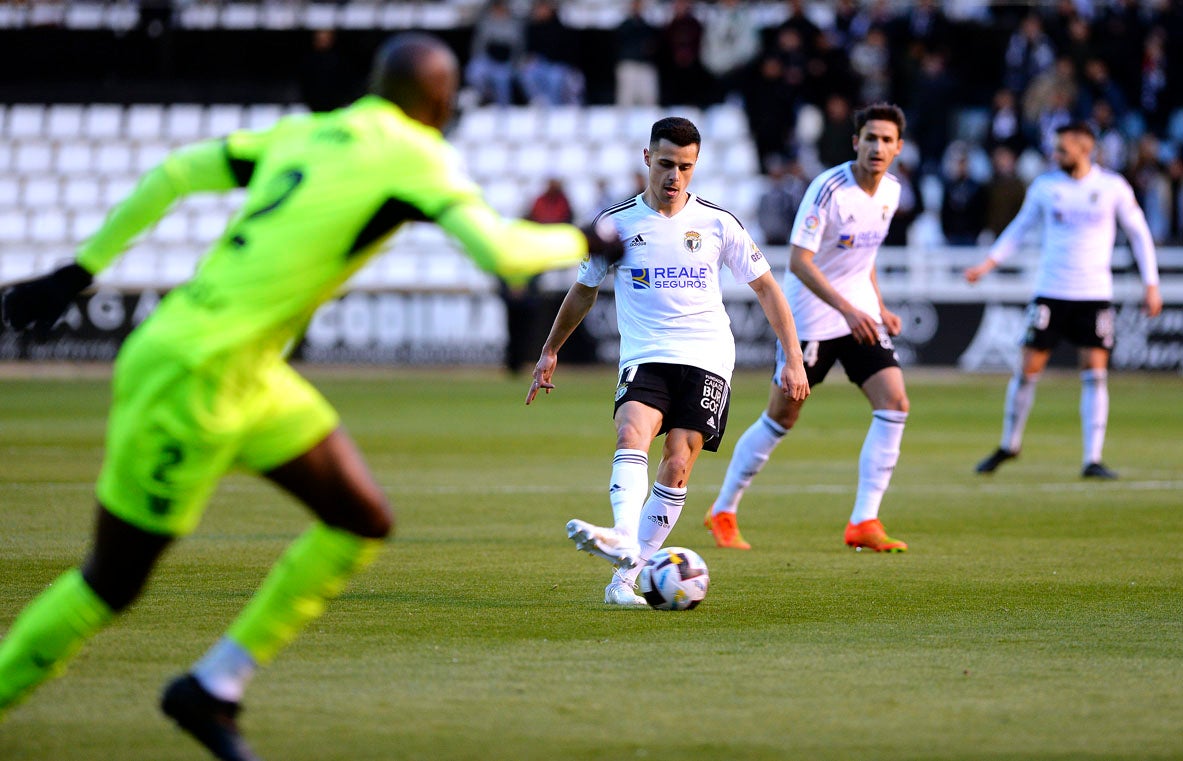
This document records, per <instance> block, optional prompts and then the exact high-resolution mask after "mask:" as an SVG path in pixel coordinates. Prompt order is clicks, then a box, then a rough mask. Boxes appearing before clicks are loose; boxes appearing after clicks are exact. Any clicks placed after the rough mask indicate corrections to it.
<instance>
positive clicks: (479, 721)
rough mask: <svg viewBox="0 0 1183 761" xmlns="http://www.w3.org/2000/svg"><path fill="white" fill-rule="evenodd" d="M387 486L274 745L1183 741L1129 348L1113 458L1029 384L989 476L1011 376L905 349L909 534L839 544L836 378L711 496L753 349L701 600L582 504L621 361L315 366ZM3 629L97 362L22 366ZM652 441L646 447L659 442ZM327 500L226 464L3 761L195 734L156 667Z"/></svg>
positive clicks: (891, 499) (759, 395) (1176, 626)
mask: <svg viewBox="0 0 1183 761" xmlns="http://www.w3.org/2000/svg"><path fill="white" fill-rule="evenodd" d="M315 377H316V380H317V383H318V385H320V386H321V387H322V388H323V389H324V390H325V392H326V394H327V395H328V396H329V397H330V398H331V399H332V401H333V402H334V403H335V404H336V405H337V406H338V407H339V409H340V410H341V412H342V414H343V417H344V419H345V421H346V424H347V425H348V427H349V428H350V430H351V431H352V432H353V434H354V435H355V437H356V438H357V439H358V441H359V442H360V444H361V446H362V448H363V450H364V451H365V453H366V455H367V458H368V460H369V462H370V463H371V465H372V467H373V469H374V471H375V473H376V475H377V477H378V479H379V481H380V483H381V484H382V485H383V486H384V487H385V488H386V489H387V490H388V492H389V494H390V495H391V497H392V499H393V500H394V501H395V503H396V504H397V505H398V508H399V513H400V530H399V537H398V540H397V541H396V542H394V543H393V544H392V546H390V547H389V548H388V549H387V551H386V552H385V553H384V554H383V555H382V556H381V558H380V559H379V561H378V562H377V563H376V564H375V565H374V566H373V567H372V568H371V569H370V570H368V571H367V572H365V574H364V575H363V576H361V577H359V578H358V579H357V580H356V581H355V582H354V583H353V584H352V585H351V586H350V587H349V588H348V589H347V591H346V593H345V594H344V595H343V596H342V597H341V598H340V599H339V600H338V601H336V602H335V603H334V604H332V605H331V606H330V608H329V612H328V613H327V615H325V616H324V617H323V618H322V619H320V620H319V621H317V622H315V623H314V624H313V625H312V626H311V627H310V629H309V631H308V632H306V634H305V635H304V636H302V637H301V638H299V639H298V640H297V641H296V643H295V644H294V645H293V646H292V647H291V648H290V649H289V650H287V651H286V652H285V653H284V654H283V655H282V656H281V657H280V658H279V659H278V661H277V662H276V663H275V664H274V665H273V666H272V667H270V668H268V669H267V670H266V671H265V672H264V673H263V674H262V675H261V676H260V678H259V679H258V680H257V681H256V682H255V684H254V685H252V688H251V690H250V692H249V695H248V698H249V699H248V711H247V713H246V714H245V717H244V726H245V727H246V730H247V732H248V733H249V737H250V739H251V741H252V742H253V744H254V745H255V746H256V748H257V749H258V750H259V752H260V753H261V754H262V755H263V756H264V757H265V758H268V759H272V760H273V761H274V760H285V761H298V760H302V759H316V760H318V761H319V760H324V759H383V760H385V759H424V760H436V759H494V760H498V759H528V760H533V759H537V760H539V761H542V760H551V759H597V760H598V759H644V758H651V759H656V758H680V759H1064V760H1067V759H1098V760H1100V759H1168V758H1183V516H1181V512H1183V464H1181V462H1183V457H1181V456H1183V445H1181V443H1180V442H1181V440H1183V435H1181V434H1183V412H1181V410H1183V405H1181V404H1180V402H1181V401H1183V396H1181V394H1180V391H1181V383H1180V379H1179V378H1178V377H1176V376H1171V375H1162V374H1160V375H1121V374H1118V375H1115V376H1114V377H1113V378H1112V380H1111V384H1110V385H1111V391H1112V399H1113V404H1112V407H1113V410H1112V416H1111V424H1110V429H1109V442H1108V447H1107V451H1106V459H1107V461H1108V462H1109V464H1111V465H1112V466H1113V467H1114V468H1115V469H1117V470H1118V471H1120V473H1121V475H1122V480H1120V481H1118V482H1114V483H1093V482H1088V483H1086V482H1083V481H1081V480H1080V478H1079V477H1078V471H1079V447H1080V444H1079V433H1078V428H1079V423H1078V418H1077V411H1076V408H1077V399H1078V382H1077V381H1076V379H1075V377H1074V376H1072V375H1071V374H1065V375H1052V376H1050V377H1048V378H1046V379H1045V381H1044V382H1043V383H1041V385H1040V388H1039V393H1038V399H1037V403H1036V407H1035V411H1034V413H1033V414H1032V418H1031V421H1030V424H1029V426H1028V436H1027V440H1026V444H1025V451H1024V452H1023V456H1022V458H1021V459H1019V460H1017V461H1015V462H1011V463H1007V464H1006V465H1005V466H1003V467H1002V469H1001V470H1000V471H999V472H998V473H997V474H995V475H994V476H992V477H988V478H983V477H980V476H976V475H975V474H974V473H972V467H973V464H974V463H975V462H976V461H977V460H978V459H979V458H980V457H982V456H983V455H985V454H986V453H988V452H989V451H990V449H991V448H992V447H993V446H994V445H995V444H996V441H997V435H998V425H999V421H1000V417H1001V403H1002V395H1003V388H1004V384H1005V379H1004V378H1002V377H1000V376H985V377H983V376H959V375H956V374H931V373H928V374H926V373H918V372H915V373H910V375H909V392H910V396H911V399H912V407H913V409H912V415H911V417H910V419H909V424H908V430H907V433H906V434H905V439H904V445H903V456H902V459H901V460H900V464H899V467H898V468H897V470H896V475H895V480H894V482H893V484H892V488H891V491H890V492H889V493H888V496H887V499H886V501H885V504H884V508H883V518H884V521H885V523H886V524H887V526H888V528H889V529H890V530H891V532H892V534H893V535H895V536H898V537H900V538H902V539H905V540H906V541H908V542H909V543H910V544H911V547H912V549H911V551H910V552H908V553H907V554H905V555H891V556H886V555H875V554H871V553H855V552H852V551H850V550H849V549H847V548H846V547H844V546H843V545H842V541H841V536H842V534H841V532H842V526H843V524H844V523H845V520H846V518H847V516H848V514H849V509H850V504H851V501H852V499H853V487H854V478H855V471H856V459H857V456H858V450H859V447H860V445H861V442H862V437H863V435H864V433H865V431H866V426H867V423H868V420H869V416H868V410H867V407H866V403H865V401H863V399H862V398H861V396H859V395H858V394H857V392H856V391H855V390H854V389H853V388H851V387H849V385H848V384H846V383H845V381H844V380H841V375H840V374H835V377H834V378H833V379H832V380H831V381H830V382H829V383H827V384H826V385H824V386H821V387H819V388H818V389H816V391H815V395H814V398H813V399H812V400H811V401H810V402H809V404H808V405H807V407H806V410H805V413H804V415H803V417H802V420H801V422H800V425H799V428H798V430H796V431H794V432H792V433H791V434H790V435H789V438H788V439H787V440H786V442H785V444H784V445H783V446H782V447H781V449H780V450H779V451H778V452H777V453H776V455H775V456H774V460H773V462H772V464H771V465H770V466H769V467H768V468H767V469H766V471H765V472H764V473H763V474H762V475H761V476H760V478H759V479H758V480H757V482H756V485H755V486H754V487H753V489H752V491H751V492H750V494H749V496H748V498H747V500H746V501H745V503H744V505H743V507H742V509H741V525H742V527H743V530H744V535H745V537H746V538H747V539H748V540H749V541H751V542H752V543H753V545H754V549H753V550H752V551H751V552H746V553H742V552H734V551H722V550H717V549H715V548H714V547H713V546H712V543H711V541H710V539H709V537H708V535H707V534H706V532H705V531H704V530H703V529H702V528H701V517H702V513H703V512H704V511H705V509H706V507H707V506H708V504H709V503H710V501H711V499H712V497H713V496H714V492H715V489H717V487H718V484H719V483H720V481H721V480H722V475H723V471H724V469H725V468H726V464H727V458H728V456H729V455H730V452H731V448H732V446H733V445H734V441H735V439H736V438H738V436H739V434H740V433H742V431H743V430H744V428H745V427H746V426H747V425H748V424H749V423H750V422H751V420H753V419H754V417H755V416H756V414H758V412H759V410H760V408H761V407H762V406H763V402H764V399H765V394H766V380H765V377H766V376H765V374H764V373H759V374H757V373H744V374H741V375H739V376H738V377H737V378H736V382H735V389H734V391H735V393H734V400H733V406H732V415H731V430H730V432H729V434H728V439H727V441H726V442H725V443H724V445H723V451H722V452H721V453H719V454H718V455H709V454H706V455H704V456H703V457H702V458H701V459H700V460H699V464H698V467H697V469H696V471H695V473H694V476H693V478H692V481H691V484H690V488H691V490H690V497H689V499H688V500H687V508H686V513H685V515H684V516H683V518H682V521H681V523H679V525H678V526H677V528H676V529H675V531H674V533H673V534H672V536H671V537H670V542H671V543H674V544H683V545H686V546H690V547H692V548H695V549H697V550H699V551H700V552H701V554H702V555H703V556H704V557H705V558H706V561H707V563H708V564H709V565H710V569H711V579H712V581H711V588H710V593H709V594H708V596H707V599H706V601H705V602H704V603H703V605H702V606H701V607H699V608H698V609H697V610H694V611H690V612H686V613H657V612H653V611H648V610H631V611H626V610H613V609H608V608H606V607H605V606H603V605H602V604H601V602H600V600H601V599H602V598H601V595H602V590H603V586H604V584H605V583H607V580H608V573H607V565H606V564H605V563H603V562H602V561H599V560H596V559H593V558H590V557H586V556H583V555H579V554H577V553H576V552H575V551H574V550H573V549H572V548H571V547H570V546H569V543H568V541H567V540H566V539H565V536H564V531H563V524H564V523H565V522H566V521H567V519H569V518H571V517H574V516H579V517H583V518H585V519H589V520H592V521H599V522H607V521H608V520H609V519H610V515H611V513H610V508H609V506H608V502H607V499H606V494H605V491H606V484H607V479H608V473H609V468H610V459H611V455H612V450H613V432H612V428H611V422H610V417H609V416H610V409H611V393H612V384H613V380H612V377H611V373H610V371H602V370H596V371H584V372H579V371H575V370H571V369H569V368H568V369H560V374H559V376H558V377H557V381H558V383H559V388H558V390H557V391H556V392H555V393H554V394H552V395H551V396H550V397H547V398H544V399H542V400H540V402H539V403H538V404H537V406H535V407H531V408H526V407H524V406H522V399H523V397H524V395H525V391H526V383H525V382H524V381H521V380H517V381H509V380H505V379H503V378H502V377H501V376H499V375H497V374H496V373H493V372H492V371H455V372H438V373H427V372H396V371H390V372H384V371H374V372H371V373H368V374H362V375H361V376H358V375H356V374H355V375H354V377H352V378H340V377H334V376H333V375H331V374H329V373H327V372H326V371H324V370H318V371H316V372H315ZM0 395H2V396H0V399H2V400H3V401H0V405H3V414H2V415H0V461H2V462H3V465H2V467H0V630H4V629H6V628H7V627H8V625H9V624H10V623H11V621H12V618H13V617H14V616H15V615H16V613H17V611H18V609H19V608H20V606H21V605H23V604H24V603H25V602H26V601H27V600H28V599H29V597H30V596H31V595H33V594H35V593H36V592H37V591H38V590H39V589H40V588H42V587H43V586H44V585H45V584H46V583H48V582H49V581H50V580H51V579H52V578H53V577H54V576H55V575H56V574H57V573H59V572H60V571H61V570H63V569H64V568H66V567H67V566H68V565H69V564H71V563H74V562H76V560H77V559H78V558H79V556H80V555H81V554H82V553H83V552H84V551H85V547H86V543H87V538H88V531H89V527H90V520H91V510H92V508H91V504H90V494H91V485H92V481H93V479H94V477H95V475H96V473H97V470H98V466H99V462H100V459H101V454H102V430H103V420H104V415H105V411H106V396H107V387H106V383H105V381H104V380H60V379H50V380H46V379H36V380H12V379H8V380H4V381H0ZM657 456H658V455H657V450H655V451H654V453H653V457H652V459H653V460H654V462H655V461H656V459H657ZM304 522H305V518H304V517H303V516H302V514H301V511H300V510H299V509H298V508H297V507H296V506H294V505H293V504H292V503H291V502H290V501H289V500H287V499H286V498H285V497H283V496H282V495H280V494H279V493H278V492H276V491H275V490H274V489H273V488H271V487H269V486H268V485H267V484H265V483H263V482H261V481H258V480H255V479H252V478H248V477H246V476H242V475H236V476H232V477H230V478H228V479H227V480H226V481H225V482H224V483H223V486H222V488H221V489H220V490H219V492H218V494H217V496H216V498H215V499H214V501H213V503H212V505H211V507H210V510H209V512H208V514H207V517H206V520H205V521H204V523H203V524H202V526H201V528H200V529H199V531H198V532H197V533H196V534H195V535H194V536H193V537H191V538H190V539H189V540H187V541H185V542H183V543H181V544H180V545H178V546H177V547H176V548H175V549H174V550H173V551H172V552H171V553H170V554H169V555H168V556H167V558H166V559H165V561H164V563H163V565H162V567H161V568H160V572H159V573H158V575H157V576H156V577H155V579H154V581H153V584H152V586H151V587H150V589H149V592H148V594H147V595H146V597H145V598H144V599H143V600H142V601H141V602H140V603H139V604H138V605H137V606H136V607H135V608H134V609H133V610H132V611H131V612H130V613H129V614H128V615H127V616H126V617H124V618H123V619H122V620H120V621H118V622H117V623H116V624H115V625H114V626H112V627H111V628H110V629H108V630H107V631H105V632H103V633H101V634H100V635H99V636H98V637H96V638H95V639H94V640H93V641H92V642H91V643H90V645H89V646H88V647H87V648H86V649H85V650H84V651H83V653H82V654H81V655H80V656H79V658H78V659H77V660H76V661H75V662H74V663H73V664H72V666H71V668H70V670H69V672H68V673H67V675H66V676H65V677H64V678H62V679H58V680H56V681H53V682H50V683H48V684H46V685H45V686H44V687H42V688H41V689H40V690H39V691H38V692H37V693H36V694H34V695H33V697H32V698H31V699H30V700H29V701H28V702H26V703H25V704H23V705H21V706H19V707H18V708H16V709H15V710H13V711H11V712H10V714H9V715H8V717H7V719H6V721H5V722H4V723H2V724H0V758H2V759H6V760H12V761H17V760H18V759H84V760H89V759H96V760H97V759H121V760H131V759H153V760H155V761H167V760H168V759H198V758H203V755H202V754H201V752H200V751H199V749H198V748H197V746H196V745H195V744H193V743H192V742H191V741H189V740H188V739H187V738H185V737H182V736H181V735H179V734H178V733H177V732H176V731H174V730H173V729H172V727H170V726H169V725H168V724H167V723H166V722H165V721H164V720H163V719H162V718H161V717H160V716H159V715H158V713H157V711H156V708H155V698H156V694H157V692H158V690H159V688H160V685H161V684H162V683H163V682H164V681H165V680H166V679H167V678H168V677H169V676H171V675H172V674H174V673H176V672H177V671H178V670H180V669H183V668H184V667H186V666H187V665H188V664H189V663H190V662H191V661H192V660H193V659H194V658H195V657H197V656H199V655H200V654H201V653H202V652H203V651H204V649H205V648H206V647H207V646H208V644H209V643H210V642H211V641H213V640H214V639H215V638H216V637H217V636H218V635H219V634H220V633H221V631H222V630H223V629H224V627H225V626H226V623H227V622H228V621H229V620H230V618H231V617H232V616H233V614H234V612H235V611H236V610H237V609H238V608H239V607H240V606H241V605H242V604H243V602H244V601H245V600H246V599H247V597H248V596H249V594H250V593H251V591H252V589H253V588H254V587H255V585H256V584H257V583H258V581H259V579H260V578H261V576H262V575H263V574H264V573H265V572H266V569H267V567H268V566H269V565H270V563H271V562H272V560H273V559H274V558H275V557H276V556H277V555H278V554H279V552H280V551H281V550H282V548H283V547H284V546H285V544H286V543H287V542H288V541H289V540H290V539H291V538H292V537H293V536H294V535H295V534H296V533H297V532H298V531H299V530H300V529H301V527H302V526H303V525H304Z"/></svg>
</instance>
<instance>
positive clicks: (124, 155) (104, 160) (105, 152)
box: [94, 142, 132, 176]
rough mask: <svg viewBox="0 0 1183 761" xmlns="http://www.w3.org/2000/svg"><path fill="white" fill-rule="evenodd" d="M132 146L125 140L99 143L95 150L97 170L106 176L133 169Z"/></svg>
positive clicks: (95, 166) (124, 172)
mask: <svg viewBox="0 0 1183 761" xmlns="http://www.w3.org/2000/svg"><path fill="white" fill-rule="evenodd" d="M131 159H132V156H131V146H130V145H128V144H127V143H125V142H111V143H103V144H101V145H99V147H98V150H97V151H95V157H94V168H95V171H96V172H98V173H99V174H101V175H104V176H110V175H117V174H126V173H128V172H130V171H131Z"/></svg>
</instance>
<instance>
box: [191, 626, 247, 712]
mask: <svg viewBox="0 0 1183 761" xmlns="http://www.w3.org/2000/svg"><path fill="white" fill-rule="evenodd" d="M258 670H259V664H257V663H255V659H254V658H252V657H251V655H250V653H248V652H247V651H246V650H245V649H244V648H243V647H242V645H240V644H238V643H237V642H235V641H234V640H232V639H230V638H229V637H222V638H221V639H219V640H218V641H217V642H215V643H214V645H213V647H211V648H210V649H209V650H208V651H207V652H206V654H205V655H203V656H202V657H201V660H199V661H198V662H197V663H195V664H193V668H192V669H191V671H192V673H193V676H194V677H195V678H196V679H197V681H198V682H200V683H201V686H202V687H204V688H205V689H206V690H207V691H208V692H209V693H210V694H211V695H213V696H214V697H216V698H221V699H222V700H229V701H230V702H232V703H238V702H241V701H242V694H243V692H245V691H246V686H247V684H248V683H249V682H250V681H251V678H252V677H253V676H254V675H255V672H256V671H258Z"/></svg>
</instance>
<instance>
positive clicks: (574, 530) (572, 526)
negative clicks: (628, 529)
mask: <svg viewBox="0 0 1183 761" xmlns="http://www.w3.org/2000/svg"><path fill="white" fill-rule="evenodd" d="M567 537H568V538H569V539H570V540H571V541H573V542H575V549H577V550H580V551H581V552H586V553H588V554H590V555H595V556H596V557H601V558H604V559H605V560H607V561H608V562H609V563H611V564H612V565H614V566H616V567H617V568H619V569H621V570H622V571H627V570H628V569H630V568H632V567H633V566H635V565H636V564H637V563H638V562H639V560H640V548H638V547H637V545H636V543H635V542H633V541H632V540H631V539H630V538H629V537H626V536H624V535H623V534H621V533H620V532H619V531H617V530H616V529H614V528H604V527H602V526H593V525H592V524H590V523H587V522H586V521H581V520H579V519H572V520H570V521H568V522H567Z"/></svg>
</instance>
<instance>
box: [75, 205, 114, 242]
mask: <svg viewBox="0 0 1183 761" xmlns="http://www.w3.org/2000/svg"><path fill="white" fill-rule="evenodd" d="M105 216H106V215H105V214H104V213H103V212H102V211H101V210H98V209H91V210H82V211H75V212H74V213H73V214H72V215H71V216H70V229H69V234H70V240H71V241H73V242H75V243H81V242H82V241H84V240H86V239H87V238H89V237H90V236H91V235H93V234H94V231H95V230H97V229H99V225H101V224H102V223H103V219H104V218H105Z"/></svg>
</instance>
